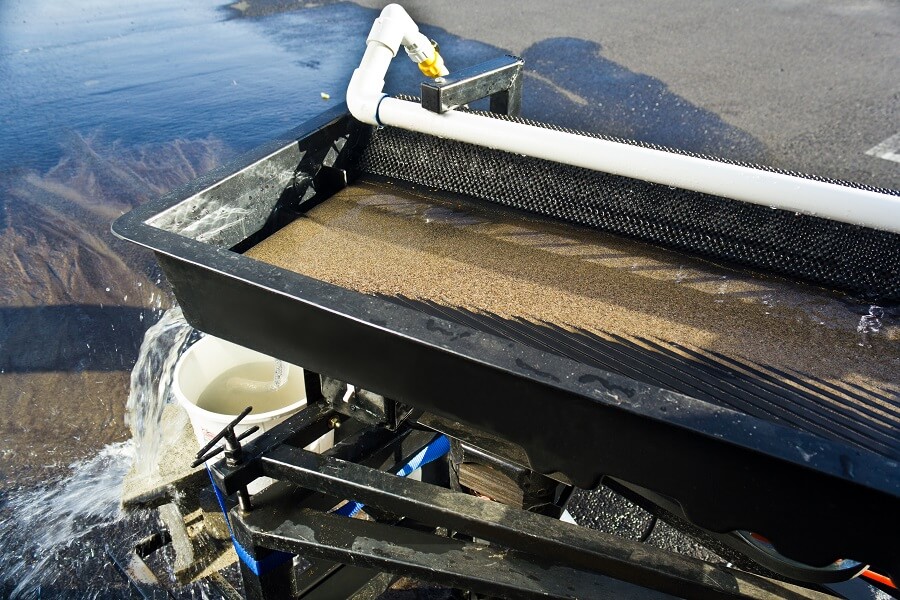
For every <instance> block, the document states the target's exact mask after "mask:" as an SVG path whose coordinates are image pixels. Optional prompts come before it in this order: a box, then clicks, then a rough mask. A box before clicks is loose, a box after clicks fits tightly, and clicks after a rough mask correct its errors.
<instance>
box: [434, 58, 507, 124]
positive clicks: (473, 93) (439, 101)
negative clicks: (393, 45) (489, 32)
mask: <svg viewBox="0 0 900 600" xmlns="http://www.w3.org/2000/svg"><path fill="white" fill-rule="evenodd" d="M524 64H525V61H523V60H522V59H521V58H518V57H516V56H501V57H499V58H495V59H493V60H489V61H487V62H484V63H481V64H480V65H475V66H474V67H468V68H466V69H462V70H460V71H457V72H456V73H454V74H453V75H452V76H450V77H438V78H437V79H435V80H433V81H423V82H422V108H425V109H428V110H430V111H432V112H436V113H444V112H447V111H448V110H453V109H454V108H458V107H460V106H464V105H466V104H468V103H469V102H474V101H475V100H480V99H481V98H488V97H490V99H491V105H490V110H491V112H494V113H500V114H504V115H509V116H511V117H515V116H518V115H519V112H520V111H521V108H522V66H523V65H524Z"/></svg>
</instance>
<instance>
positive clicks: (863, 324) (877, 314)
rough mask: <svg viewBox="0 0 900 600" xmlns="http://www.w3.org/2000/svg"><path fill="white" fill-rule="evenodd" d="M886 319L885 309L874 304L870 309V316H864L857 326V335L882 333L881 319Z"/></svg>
mask: <svg viewBox="0 0 900 600" xmlns="http://www.w3.org/2000/svg"><path fill="white" fill-rule="evenodd" d="M883 317H884V309H883V308H881V307H880V306H875V305H874V304H873V305H872V306H870V307H869V314H867V315H863V316H862V317H860V319H859V324H858V325H857V326H856V332H857V333H878V332H879V331H881V319H882V318H883Z"/></svg>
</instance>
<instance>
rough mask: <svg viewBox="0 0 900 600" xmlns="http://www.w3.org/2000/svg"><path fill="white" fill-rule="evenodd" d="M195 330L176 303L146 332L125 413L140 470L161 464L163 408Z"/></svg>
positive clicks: (150, 470) (152, 469) (146, 470)
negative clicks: (178, 366) (176, 367)
mask: <svg viewBox="0 0 900 600" xmlns="http://www.w3.org/2000/svg"><path fill="white" fill-rule="evenodd" d="M193 331H194V330H193V329H192V328H191V326H190V325H188V324H187V322H186V321H185V320H184V314H182V312H181V308H180V307H177V306H176V307H174V308H171V309H169V310H168V311H166V312H165V313H164V314H163V316H162V317H161V318H160V320H159V321H158V322H157V323H156V324H155V325H153V327H151V328H150V329H148V330H147V333H146V334H145V335H144V342H143V343H142V344H141V350H140V353H139V354H138V358H137V362H136V363H135V365H134V369H133V370H132V371H131V390H130V391H129V393H128V404H127V405H126V417H125V420H126V422H127V423H128V425H129V426H130V427H131V432H132V435H133V436H134V445H135V451H134V467H135V471H136V472H137V473H139V474H142V475H148V474H150V473H152V472H153V471H154V470H155V469H157V468H158V466H159V462H158V459H159V449H160V445H161V443H162V438H163V431H162V428H161V427H160V422H161V421H162V413H163V409H164V408H165V405H166V404H167V403H168V402H169V400H170V397H171V390H172V375H173V373H174V370H175V363H176V362H177V360H178V357H179V356H181V354H182V352H183V351H184V350H185V348H186V347H187V343H188V338H189V337H190V335H191V333H192V332H193Z"/></svg>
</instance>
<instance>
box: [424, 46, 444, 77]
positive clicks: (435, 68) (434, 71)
mask: <svg viewBox="0 0 900 600" xmlns="http://www.w3.org/2000/svg"><path fill="white" fill-rule="evenodd" d="M419 70H420V71H422V74H423V75H425V77H430V78H431V79H434V78H436V77H442V76H444V75H447V74H448V71H447V67H445V66H444V59H443V58H441V55H440V53H439V52H438V50H437V48H435V49H434V56H432V57H431V58H426V59H425V60H423V61H422V62H420V63H419Z"/></svg>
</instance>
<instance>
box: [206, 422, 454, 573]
mask: <svg viewBox="0 0 900 600" xmlns="http://www.w3.org/2000/svg"><path fill="white" fill-rule="evenodd" d="M448 452H450V440H449V439H448V438H447V436H445V435H440V436H438V437H436V438H435V439H434V440H433V441H432V442H431V443H430V444H428V445H427V446H425V447H424V448H422V449H421V450H419V452H417V453H416V455H415V456H413V457H412V458H411V459H409V461H408V462H407V463H406V464H405V465H403V466H402V467H400V469H399V470H398V471H397V473H396V475H399V476H400V477H406V476H407V475H409V474H410V473H412V472H413V471H416V470H417V469H420V468H422V467H424V466H425V465H427V464H428V463H431V462H434V461H436V460H437V459H439V458H441V457H442V456H444V455H446V454H447V453H448ZM206 472H207V473H208V474H209V480H210V481H212V484H213V491H215V493H216V500H218V501H219V508H221V509H222V514H223V515H225V523H226V524H227V525H228V533H230V534H231V542H232V544H234V551H235V552H236V553H237V555H238V558H240V559H241V561H242V562H243V563H244V564H245V565H247V567H248V568H249V569H250V570H251V571H252V572H253V574H254V575H256V576H257V577H259V576H261V575H263V574H265V573H267V572H269V571H271V570H272V569H274V568H275V567H277V566H279V565H281V564H284V563H285V562H287V561H288V560H290V559H291V558H292V557H293V556H294V555H293V554H290V553H288V552H279V551H273V552H272V553H271V554H269V555H268V556H266V557H265V558H264V559H262V560H256V559H255V558H253V557H252V556H251V555H250V553H249V552H247V550H246V549H245V548H244V547H243V546H241V545H240V544H239V543H238V541H237V540H236V539H235V537H234V531H232V529H231V521H230V520H229V519H228V508H227V507H226V506H225V496H224V495H223V494H222V491H221V490H219V487H218V486H217V485H216V482H215V481H214V480H213V478H212V473H210V472H209V468H208V467H207V469H206ZM363 506H364V505H363V504H360V503H359V502H356V501H354V500H351V501H349V502H347V504H345V505H343V506H342V507H340V508H339V509H338V510H336V511H334V514H337V515H341V516H344V517H353V516H355V515H356V514H357V513H358V512H359V511H360V510H362V509H363Z"/></svg>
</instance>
